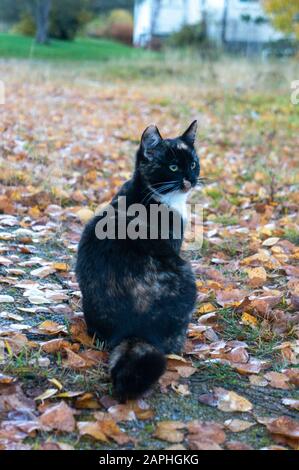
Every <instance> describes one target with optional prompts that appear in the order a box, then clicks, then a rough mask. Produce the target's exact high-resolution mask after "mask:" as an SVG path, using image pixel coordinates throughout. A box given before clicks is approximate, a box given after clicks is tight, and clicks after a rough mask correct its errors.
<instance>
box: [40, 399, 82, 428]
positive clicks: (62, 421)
mask: <svg viewBox="0 0 299 470" xmlns="http://www.w3.org/2000/svg"><path fill="white" fill-rule="evenodd" d="M39 421H40V423H41V425H42V426H43V428H44V429H45V430H47V431H50V430H57V431H63V432H73V431H74V430H75V427H76V421H75V418H74V410H73V409H72V408H70V407H69V406H68V405H67V404H66V403H65V402H63V401H61V402H60V403H58V404H57V405H53V406H50V407H49V408H47V409H46V411H45V412H44V413H43V414H42V415H41V416H40V418H39Z"/></svg>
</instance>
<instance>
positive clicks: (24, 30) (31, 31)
mask: <svg viewBox="0 0 299 470" xmlns="http://www.w3.org/2000/svg"><path fill="white" fill-rule="evenodd" d="M35 31H36V26H35V22H34V19H33V17H32V16H31V15H30V14H28V13H23V14H22V16H21V19H20V21H18V23H16V24H15V26H14V27H13V28H12V32H13V33H18V34H23V35H24V36H34V35H35Z"/></svg>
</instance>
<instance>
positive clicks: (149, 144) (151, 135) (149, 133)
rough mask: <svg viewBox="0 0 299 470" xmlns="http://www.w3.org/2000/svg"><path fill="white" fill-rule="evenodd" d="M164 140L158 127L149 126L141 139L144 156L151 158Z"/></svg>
mask: <svg viewBox="0 0 299 470" xmlns="http://www.w3.org/2000/svg"><path fill="white" fill-rule="evenodd" d="M162 140H163V138H162V136H161V134H160V132H159V129H158V128H157V126H149V127H147V128H146V129H145V131H144V132H143V134H142V137H141V145H142V147H143V150H144V155H145V156H146V157H148V158H150V157H151V156H152V155H151V153H152V151H153V150H154V148H155V147H156V146H157V145H158V144H159V143H160V142H162Z"/></svg>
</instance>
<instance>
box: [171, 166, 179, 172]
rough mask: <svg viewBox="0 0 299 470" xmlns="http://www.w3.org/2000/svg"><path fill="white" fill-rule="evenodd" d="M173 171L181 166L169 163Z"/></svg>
mask: <svg viewBox="0 0 299 470" xmlns="http://www.w3.org/2000/svg"><path fill="white" fill-rule="evenodd" d="M169 168H170V170H171V171H178V169H179V167H178V166H177V165H169Z"/></svg>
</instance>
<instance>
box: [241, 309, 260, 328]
mask: <svg viewBox="0 0 299 470" xmlns="http://www.w3.org/2000/svg"><path fill="white" fill-rule="evenodd" d="M242 323H244V325H250V326H254V327H256V326H257V325H258V321H257V319H256V318H255V317H254V316H253V315H250V313H247V312H244V313H243V315H242Z"/></svg>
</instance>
